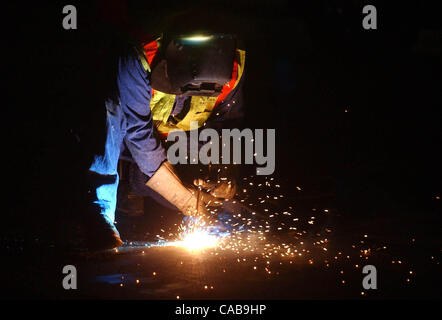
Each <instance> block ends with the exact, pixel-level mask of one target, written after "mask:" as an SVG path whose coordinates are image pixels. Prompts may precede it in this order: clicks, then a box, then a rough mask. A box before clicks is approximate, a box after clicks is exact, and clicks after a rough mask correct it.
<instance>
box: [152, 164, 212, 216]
mask: <svg viewBox="0 0 442 320" xmlns="http://www.w3.org/2000/svg"><path fill="white" fill-rule="evenodd" d="M146 185H147V186H148V187H149V188H151V189H152V190H154V191H156V192H158V193H159V194H160V195H162V196H163V198H165V199H166V200H167V201H169V202H170V203H171V204H173V205H174V206H175V207H177V209H178V210H180V211H181V212H182V213H183V214H185V215H191V216H193V215H197V214H200V215H205V214H207V212H206V208H205V202H204V201H203V200H202V199H200V200H201V201H198V199H197V196H198V193H197V192H196V191H195V190H191V189H187V188H186V187H185V186H184V185H183V183H182V182H181V180H180V179H179V178H178V176H177V174H176V173H175V170H174V169H173V167H172V165H171V164H170V163H169V161H165V162H163V164H162V165H161V166H160V168H159V169H158V170H157V171H156V172H155V173H154V175H153V176H152V177H151V178H150V179H149V180H148V181H147V183H146Z"/></svg>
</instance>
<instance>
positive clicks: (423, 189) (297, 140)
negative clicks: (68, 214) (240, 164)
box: [2, 0, 442, 239]
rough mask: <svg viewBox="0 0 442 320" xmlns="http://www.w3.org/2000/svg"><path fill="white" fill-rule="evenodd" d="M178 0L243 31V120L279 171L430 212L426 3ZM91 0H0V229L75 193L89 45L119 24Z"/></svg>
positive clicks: (29, 229)
mask: <svg viewBox="0 0 442 320" xmlns="http://www.w3.org/2000/svg"><path fill="white" fill-rule="evenodd" d="M367 3H370V4H374V5H376V7H377V11H378V30H364V29H363V28H362V18H363V14H362V7H363V6H364V5H365V4H367ZM66 4H74V5H76V6H77V9H78V19H79V21H78V30H64V29H63V28H62V19H63V14H62V8H63V6H64V5H66ZM183 7H186V5H185V4H178V5H177V6H175V4H173V3H172V2H167V3H166V2H165V1H161V2H157V3H154V2H149V1H129V14H130V17H131V18H130V19H132V22H133V23H134V24H137V25H140V26H143V24H146V25H147V26H148V25H149V23H147V22H146V21H145V20H143V17H144V16H145V15H144V14H146V16H150V17H151V16H152V15H153V16H154V17H156V18H157V19H159V21H162V20H161V19H160V18H158V17H161V16H162V15H163V14H165V13H168V12H169V10H170V12H172V11H173V10H178V9H182V8H183ZM188 7H192V8H195V7H199V8H200V9H202V10H208V11H211V12H214V11H215V12H219V13H220V14H222V15H223V16H224V17H225V19H224V20H219V23H218V24H221V21H227V22H228V24H227V25H226V29H227V30H235V31H236V32H237V33H238V35H239V36H240V37H241V38H242V39H243V40H244V43H245V47H246V50H247V82H246V85H245V95H246V100H247V116H246V124H245V125H246V126H247V127H251V128H275V129H276V134H277V161H276V172H275V174H276V175H277V176H281V177H283V178H284V179H285V181H287V183H289V184H290V183H295V184H294V185H293V186H295V185H303V186H304V189H305V190H306V192H310V193H312V194H313V193H327V192H332V193H333V194H334V196H335V198H336V203H337V205H338V206H339V207H340V209H341V210H343V212H345V211H350V210H351V212H352V214H354V215H361V216H365V217H366V216H372V215H388V214H392V213H391V211H392V209H394V210H395V211H396V212H400V214H403V215H414V214H425V212H438V211H439V212H440V201H437V200H436V199H435V197H436V196H437V195H439V196H440V191H441V184H440V183H441V166H440V163H441V162H442V161H441V152H440V148H441V133H440V132H441V130H440V119H441V108H440V107H441V105H442V104H441V99H440V85H441V62H442V59H441V49H442V47H441V28H440V25H439V22H440V17H439V14H438V11H437V10H436V6H435V5H433V4H431V3H427V2H418V1H411V2H407V3H403V2H401V3H400V4H396V3H391V2H388V3H387V2H385V1H384V2H380V1H369V2H367V1H303V2H294V1H282V0H273V1H242V0H238V1H222V2H218V1H192V2H191V4H189V6H188ZM96 8H97V3H96V2H94V1H70V2H69V3H68V2H64V1H39V2H32V3H31V2H27V1H26V2H25V1H14V2H12V1H11V2H8V3H3V9H2V12H3V16H5V18H4V19H3V20H2V24H4V26H3V33H4V36H3V39H2V41H3V46H2V48H3V52H4V53H5V56H4V58H3V72H2V75H3V81H2V82H3V90H5V92H4V93H5V94H4V99H5V97H6V99H5V100H3V107H2V111H3V112H2V119H3V121H2V129H3V130H2V131H3V139H2V141H3V158H4V159H6V163H5V164H4V165H3V170H2V176H3V179H2V180H3V182H4V190H6V191H3V195H4V196H5V199H4V200H3V204H4V205H3V210H2V211H3V213H2V216H3V217H2V221H3V222H2V229H3V230H2V231H3V232H5V239H8V237H10V235H14V236H15V235H20V236H21V237H24V238H25V239H27V238H31V237H34V236H36V235H37V236H40V237H48V238H50V237H51V233H50V230H52V229H53V228H54V227H55V228H56V224H57V219H56V218H55V217H56V216H57V214H58V212H60V211H63V210H64V209H66V208H69V207H73V206H74V205H75V203H73V202H74V200H73V197H72V190H73V187H72V186H73V185H75V184H76V183H77V182H76V179H75V177H76V175H77V173H78V172H79V170H82V169H84V166H85V163H87V159H84V158H82V156H81V154H82V151H84V150H83V149H82V148H83V147H79V146H78V145H77V144H76V142H75V137H74V136H73V134H72V132H73V131H72V130H74V131H75V130H79V131H81V132H82V130H83V131H87V132H89V134H90V132H96V135H95V137H96V140H97V141H98V140H99V139H98V137H99V135H100V133H101V134H102V132H103V130H101V129H100V128H102V124H103V122H102V121H103V120H102V118H101V116H102V114H101V113H100V111H99V110H101V109H96V108H94V106H96V105H97V104H95V102H96V100H94V99H95V98H96V97H95V96H96V95H95V94H94V92H96V90H98V89H94V88H93V87H92V88H90V91H88V92H89V94H85V93H84V92H85V91H83V90H81V89H83V88H81V89H80V87H81V86H88V83H92V84H93V83H94V82H93V78H94V76H95V73H96V71H95V69H94V68H93V66H94V63H95V62H94V61H96V60H94V59H96V57H97V56H99V54H100V52H101V51H102V50H103V49H105V48H106V47H107V46H108V44H109V43H110V42H111V41H112V39H113V38H114V37H115V35H116V34H118V33H121V32H120V31H119V28H118V27H116V26H112V25H109V24H108V23H107V22H105V21H103V20H102V19H101V18H100V16H101V15H100V14H99V12H98V11H97V9H96ZM152 8H154V9H152ZM155 10H156V11H155ZM156 12H158V14H156ZM152 21H157V20H153V19H152ZM221 25H222V24H221ZM218 27H219V25H218ZM91 79H92V80H91ZM79 84H81V86H80V85H79ZM345 110H347V112H345ZM79 123H80V125H79ZM78 128H80V129H78ZM90 136H94V135H90ZM91 141H92V142H94V139H92V140H91ZM92 144H93V143H92Z"/></svg>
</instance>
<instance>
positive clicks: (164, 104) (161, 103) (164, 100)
mask: <svg viewBox="0 0 442 320" xmlns="http://www.w3.org/2000/svg"><path fill="white" fill-rule="evenodd" d="M137 52H138V55H139V57H140V60H141V63H142V64H143V67H144V69H145V70H146V71H147V72H151V70H150V66H149V63H148V61H147V58H146V55H145V54H144V52H143V51H142V50H139V49H137ZM245 58H246V52H245V51H244V50H240V49H237V50H236V54H235V63H236V64H237V76H236V81H235V82H234V84H233V87H232V84H231V83H228V84H226V85H225V86H224V87H226V90H229V92H231V91H232V90H233V89H235V87H236V86H237V85H238V83H239V81H240V79H241V77H242V74H243V71H244V65H245ZM224 87H223V90H224V89H225V88H224ZM175 98H176V95H174V94H168V93H164V92H161V91H158V90H155V92H154V94H153V95H152V98H151V100H150V109H151V111H152V117H153V121H154V124H155V127H156V128H157V131H158V133H159V134H160V136H166V135H167V134H168V133H169V132H170V131H171V130H173V129H181V130H184V131H189V130H190V122H191V121H198V128H200V127H201V126H203V125H204V123H205V122H206V121H207V119H208V118H209V116H210V114H211V113H212V110H213V109H214V107H215V106H216V103H217V100H218V98H219V97H203V96H192V97H191V101H190V108H189V111H188V112H187V114H186V116H185V117H184V118H183V119H182V120H180V121H179V122H178V123H172V122H170V121H168V120H169V117H170V114H171V112H172V109H173V105H174V103H175Z"/></svg>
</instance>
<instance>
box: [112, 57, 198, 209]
mask: <svg viewBox="0 0 442 320" xmlns="http://www.w3.org/2000/svg"><path fill="white" fill-rule="evenodd" d="M118 87H119V92H120V101H121V107H122V109H123V112H124V114H125V117H126V136H125V144H126V146H127V148H128V149H129V151H130V153H131V155H132V157H133V159H134V160H135V162H136V163H137V165H138V167H139V168H140V170H141V171H142V172H143V173H144V174H146V175H147V176H148V177H149V180H148V181H147V183H146V185H147V186H148V187H150V188H151V189H153V190H154V191H156V192H158V193H159V194H160V195H162V196H163V197H164V198H165V199H166V200H168V201H169V202H170V203H171V204H173V205H174V206H175V207H177V208H178V209H179V210H180V211H181V212H182V213H184V214H186V215H193V214H195V213H197V212H198V213H201V214H203V213H204V208H203V207H201V208H200V209H198V210H197V202H198V201H197V195H196V194H195V193H192V191H191V190H189V189H187V188H186V187H185V186H184V185H183V184H182V182H181V180H180V179H179V178H178V176H177V175H176V174H175V172H174V170H173V168H172V166H171V165H170V163H169V162H168V161H167V160H166V159H167V158H166V153H165V150H164V148H163V146H162V145H161V143H160V141H159V139H158V137H157V136H156V134H155V130H154V127H153V121H152V114H151V110H150V107H149V105H150V98H151V88H150V82H149V78H148V74H147V72H146V71H145V70H144V68H143V66H142V64H141V62H140V61H139V59H138V56H137V55H136V53H135V52H129V54H127V55H126V56H125V57H124V58H122V59H121V60H120V63H119V75H118Z"/></svg>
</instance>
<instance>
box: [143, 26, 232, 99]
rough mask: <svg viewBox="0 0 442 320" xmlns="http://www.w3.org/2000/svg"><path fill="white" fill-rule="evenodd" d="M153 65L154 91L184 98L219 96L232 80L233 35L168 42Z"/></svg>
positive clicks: (198, 37) (152, 80) (152, 83)
mask: <svg viewBox="0 0 442 320" xmlns="http://www.w3.org/2000/svg"><path fill="white" fill-rule="evenodd" d="M163 40H164V41H163V42H162V44H161V48H160V54H159V58H158V59H156V61H155V62H154V63H153V65H152V74H151V85H152V88H153V89H155V90H158V91H161V92H164V93H169V94H176V95H184V96H211V97H214V96H218V95H219V94H221V90H222V87H223V86H224V85H225V84H226V83H228V82H229V81H230V80H231V78H232V69H233V61H234V59H235V50H236V39H235V38H234V36H232V35H226V34H215V35H192V36H174V37H172V38H169V39H167V38H165V39H163Z"/></svg>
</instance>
